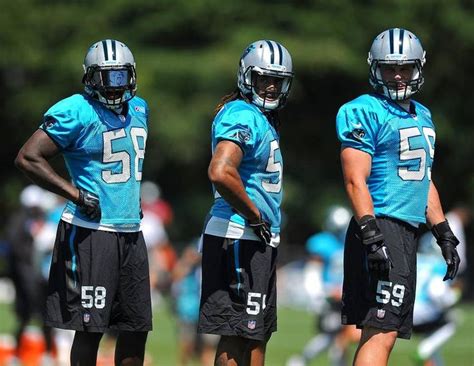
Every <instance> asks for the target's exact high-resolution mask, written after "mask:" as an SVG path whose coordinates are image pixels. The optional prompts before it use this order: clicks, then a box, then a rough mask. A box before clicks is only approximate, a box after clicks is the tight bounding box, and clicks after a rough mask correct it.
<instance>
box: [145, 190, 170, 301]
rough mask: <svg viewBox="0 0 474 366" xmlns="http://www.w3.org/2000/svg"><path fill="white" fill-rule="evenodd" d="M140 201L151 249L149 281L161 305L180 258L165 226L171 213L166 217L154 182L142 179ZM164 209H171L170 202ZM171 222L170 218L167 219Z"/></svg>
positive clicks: (149, 250)
mask: <svg viewBox="0 0 474 366" xmlns="http://www.w3.org/2000/svg"><path fill="white" fill-rule="evenodd" d="M141 202H142V209H143V218H142V223H141V230H142V232H143V236H144V238H145V242H146V245H147V249H148V261H149V267H150V283H151V289H152V293H153V302H154V303H153V305H159V304H160V301H161V299H162V296H163V295H168V294H169V292H170V289H171V283H172V271H173V267H174V266H175V264H176V261H177V254H176V250H175V249H174V247H173V245H172V243H171V241H170V240H169V237H168V234H167V232H166V227H165V221H164V220H165V219H166V217H167V220H171V217H170V216H166V217H164V216H163V214H162V210H161V209H159V210H157V209H156V208H157V207H165V206H162V205H161V204H160V205H159V206H157V205H156V204H157V203H159V202H162V203H163V202H164V201H162V200H161V199H160V198H159V188H158V186H157V185H156V184H155V183H153V182H150V181H148V182H143V184H142V188H141ZM166 206H167V207H169V209H167V210H166V211H163V212H172V211H171V206H169V205H168V204H167V203H166ZM168 223H170V221H169V222H168Z"/></svg>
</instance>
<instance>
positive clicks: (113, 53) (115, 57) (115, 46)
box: [110, 39, 117, 60]
mask: <svg viewBox="0 0 474 366" xmlns="http://www.w3.org/2000/svg"><path fill="white" fill-rule="evenodd" d="M110 42H111V43H112V60H117V45H116V42H115V39H112V40H111V41H110Z"/></svg>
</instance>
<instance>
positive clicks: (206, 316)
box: [198, 235, 277, 341]
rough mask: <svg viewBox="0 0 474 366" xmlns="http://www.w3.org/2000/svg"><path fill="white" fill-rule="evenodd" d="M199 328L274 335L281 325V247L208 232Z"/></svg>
mask: <svg viewBox="0 0 474 366" xmlns="http://www.w3.org/2000/svg"><path fill="white" fill-rule="evenodd" d="M202 252H203V257H202V293H201V306H200V314H199V324H198V332H199V333H209V334H218V335H224V336H238V337H242V338H247V339H254V340H258V341H266V340H268V339H270V336H271V334H272V332H274V331H276V328H277V313H276V258H277V249H276V248H273V247H270V246H268V245H264V244H262V243H260V242H257V241H252V240H235V239H227V238H222V237H217V236H212V235H204V238H203V249H202Z"/></svg>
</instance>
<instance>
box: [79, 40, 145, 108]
mask: <svg viewBox="0 0 474 366" xmlns="http://www.w3.org/2000/svg"><path fill="white" fill-rule="evenodd" d="M83 68H84V76H83V78H82V82H83V83H84V85H85V90H86V92H87V93H88V94H89V95H92V96H94V97H95V98H97V99H98V100H99V101H100V102H101V103H103V104H104V105H105V106H107V107H109V108H117V107H119V106H121V105H122V104H123V103H125V102H127V101H128V100H130V99H132V98H133V97H134V96H135V94H136V90H137V82H136V71H135V59H134V58H133V55H132V52H131V51H130V49H129V48H128V47H127V46H126V45H125V44H124V43H122V42H120V41H117V40H114V39H105V40H103V41H99V42H96V43H94V44H93V45H92V46H91V47H90V48H89V50H88V51H87V53H86V57H85V58H84V64H83Z"/></svg>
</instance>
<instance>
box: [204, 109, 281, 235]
mask: <svg viewBox="0 0 474 366" xmlns="http://www.w3.org/2000/svg"><path fill="white" fill-rule="evenodd" d="M222 140H229V141H233V142H235V143H236V144H238V145H239V146H240V148H241V149H242V151H243V158H242V162H241V164H240V166H239V174H240V177H241V178H242V182H243V184H244V187H245V191H246V192H247V194H248V196H249V197H250V199H251V200H252V201H253V202H254V203H255V205H256V206H257V207H258V209H259V210H260V212H261V214H262V217H263V219H264V220H266V221H268V222H269V223H270V224H271V230H272V232H273V233H279V232H280V218H281V217H280V216H281V215H280V204H281V200H282V174H283V159H282V155H281V151H280V145H279V135H278V133H277V131H276V130H275V128H274V127H273V126H272V125H271V123H270V122H269V121H268V119H267V117H266V116H265V115H264V114H263V113H262V112H261V111H260V110H259V109H258V108H257V107H256V106H254V105H253V104H250V103H246V102H245V101H243V100H236V101H232V102H229V103H227V104H226V105H225V106H224V107H223V108H222V109H221V111H220V112H219V113H218V114H217V116H216V118H215V119H214V123H213V125H212V151H213V152H214V150H215V148H216V146H217V144H218V143H219V142H220V141H222ZM214 193H215V201H214V205H213V206H212V209H211V215H212V216H215V217H218V218H221V219H225V220H229V221H231V222H234V223H236V224H239V225H242V226H245V225H246V224H247V223H246V220H245V218H244V217H243V216H242V215H240V214H239V213H237V212H236V211H235V210H234V209H233V208H232V207H231V206H230V205H229V204H228V203H227V202H226V201H225V200H224V199H223V198H222V197H220V195H219V194H218V192H217V191H216V190H215V188H214Z"/></svg>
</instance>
